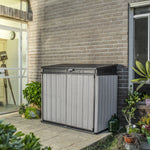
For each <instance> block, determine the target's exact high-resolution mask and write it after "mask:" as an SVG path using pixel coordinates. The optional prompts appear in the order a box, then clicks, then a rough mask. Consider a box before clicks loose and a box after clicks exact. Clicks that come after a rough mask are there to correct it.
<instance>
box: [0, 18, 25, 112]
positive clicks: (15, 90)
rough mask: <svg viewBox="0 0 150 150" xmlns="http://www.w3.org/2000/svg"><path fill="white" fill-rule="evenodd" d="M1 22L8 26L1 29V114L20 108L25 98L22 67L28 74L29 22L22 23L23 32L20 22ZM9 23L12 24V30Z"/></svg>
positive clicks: (3, 20)
mask: <svg viewBox="0 0 150 150" xmlns="http://www.w3.org/2000/svg"><path fill="white" fill-rule="evenodd" d="M1 21H2V22H1ZM9 23H10V24H9ZM0 24H1V25H3V26H5V27H6V26H7V27H6V28H5V29H6V30H4V29H0V33H1V34H0V114H2V113H6V112H12V111H15V110H16V109H18V108H17V106H18V105H20V102H21V99H22V98H23V97H22V94H21V92H22V88H23V89H24V87H25V84H26V83H27V78H24V79H22V77H21V74H20V73H21V72H20V69H21V68H23V69H22V70H21V71H22V75H23V76H27V69H26V68H27V32H25V31H26V29H27V24H22V28H24V29H23V31H22V32H21V30H20V29H21V23H19V22H13V21H9V20H5V19H2V20H1V19H0ZM8 25H10V26H11V27H9V28H10V30H9V28H8ZM12 26H13V27H15V30H13V28H12ZM16 28H18V29H19V30H18V29H16ZM21 33H22V36H20V35H21ZM20 37H22V38H20ZM20 43H22V44H20ZM21 45H22V46H21ZM21 48H22V49H21ZM21 54H22V55H21ZM4 55H5V57H4ZM1 56H2V57H1ZM1 58H5V59H1ZM21 64H22V65H21ZM21 85H22V86H21ZM23 102H25V100H24V99H23Z"/></svg>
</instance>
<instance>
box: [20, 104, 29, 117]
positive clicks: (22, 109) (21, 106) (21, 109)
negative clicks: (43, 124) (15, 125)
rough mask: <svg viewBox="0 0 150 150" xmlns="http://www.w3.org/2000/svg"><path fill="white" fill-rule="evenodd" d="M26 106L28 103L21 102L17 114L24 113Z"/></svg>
mask: <svg viewBox="0 0 150 150" xmlns="http://www.w3.org/2000/svg"><path fill="white" fill-rule="evenodd" d="M27 107H28V104H21V105H20V106H19V114H21V115H22V114H24V113H25V111H26V108H27Z"/></svg>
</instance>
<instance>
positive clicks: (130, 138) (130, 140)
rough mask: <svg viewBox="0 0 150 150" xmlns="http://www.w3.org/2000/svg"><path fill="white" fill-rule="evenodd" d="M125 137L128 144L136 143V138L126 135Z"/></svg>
mask: <svg viewBox="0 0 150 150" xmlns="http://www.w3.org/2000/svg"><path fill="white" fill-rule="evenodd" d="M123 137H124V141H125V142H126V143H134V142H135V137H132V136H130V135H125V136H123Z"/></svg>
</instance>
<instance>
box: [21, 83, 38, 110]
mask: <svg viewBox="0 0 150 150" xmlns="http://www.w3.org/2000/svg"><path fill="white" fill-rule="evenodd" d="M26 86H27V87H26V88H25V89H24V90H23V95H24V98H26V100H27V101H28V103H29V104H31V103H33V104H35V105H37V106H38V107H39V108H40V107H41V83H40V82H37V81H36V82H33V81H32V82H31V83H29V84H26Z"/></svg>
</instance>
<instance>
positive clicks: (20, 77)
mask: <svg viewBox="0 0 150 150" xmlns="http://www.w3.org/2000/svg"><path fill="white" fill-rule="evenodd" d="M1 78H2V79H3V78H6V79H7V78H21V79H22V78H27V76H0V79H1Z"/></svg>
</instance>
